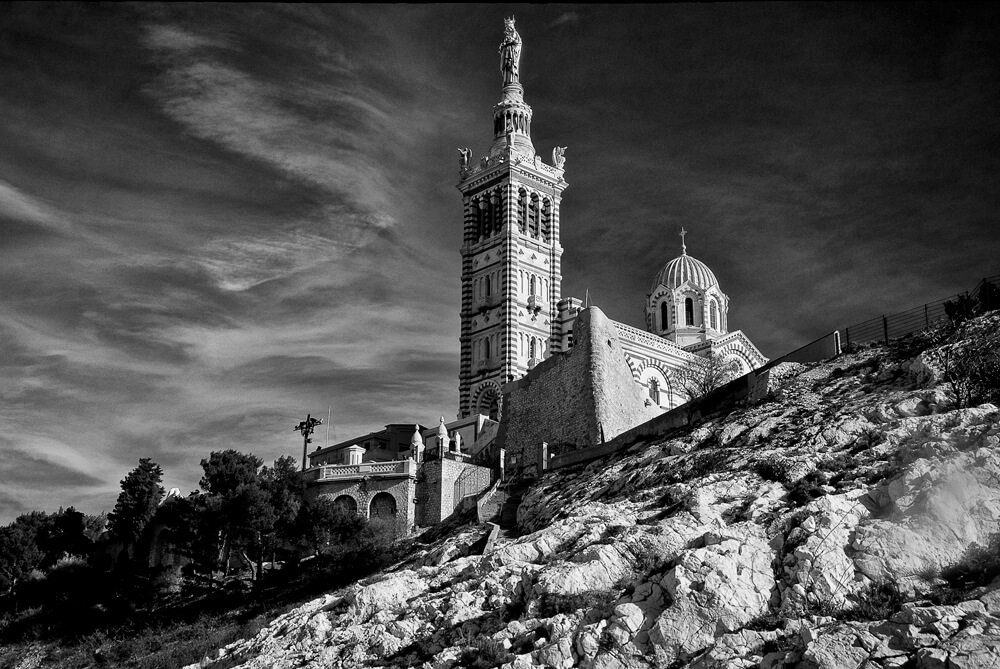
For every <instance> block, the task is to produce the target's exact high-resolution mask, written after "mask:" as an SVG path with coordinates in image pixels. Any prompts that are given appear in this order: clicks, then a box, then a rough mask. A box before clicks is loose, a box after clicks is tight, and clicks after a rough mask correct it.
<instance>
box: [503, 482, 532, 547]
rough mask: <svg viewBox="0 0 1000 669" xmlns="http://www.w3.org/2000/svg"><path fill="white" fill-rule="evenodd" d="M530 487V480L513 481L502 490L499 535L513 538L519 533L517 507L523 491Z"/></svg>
mask: <svg viewBox="0 0 1000 669" xmlns="http://www.w3.org/2000/svg"><path fill="white" fill-rule="evenodd" d="M530 487H531V481H525V480H523V479H520V480H517V481H513V482H511V484H510V485H509V486H508V487H507V489H506V490H505V491H504V493H505V494H504V500H503V505H502V506H501V507H500V520H499V523H498V524H499V525H500V536H502V537H504V538H507V539H515V538H517V537H518V536H519V535H520V532H519V531H518V528H517V507H519V506H520V505H521V499H522V498H523V497H524V493H525V492H526V491H527V490H528V488H530Z"/></svg>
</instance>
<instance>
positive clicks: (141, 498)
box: [108, 458, 164, 546]
mask: <svg viewBox="0 0 1000 669" xmlns="http://www.w3.org/2000/svg"><path fill="white" fill-rule="evenodd" d="M162 480H163V470H162V469H161V468H160V466H159V465H158V464H156V463H155V462H153V461H152V460H150V459H149V458H141V459H140V460H139V466H138V467H136V468H135V469H133V470H132V471H131V472H129V474H128V476H126V477H125V478H124V479H122V491H121V492H120V493H119V494H118V501H117V503H115V508H114V510H113V511H112V512H111V513H109V514H108V529H109V530H110V532H111V536H112V537H114V538H115V539H117V540H119V541H121V542H122V543H123V544H125V545H126V546H131V545H134V544H135V543H136V541H138V540H139V537H140V536H141V535H142V531H143V530H144V529H146V525H148V524H149V521H150V520H151V519H152V518H153V514H155V513H156V508H157V506H158V505H159V504H160V500H161V499H163V493H164V491H163V486H161V485H160V482H161V481H162Z"/></svg>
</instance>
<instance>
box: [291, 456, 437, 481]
mask: <svg viewBox="0 0 1000 669" xmlns="http://www.w3.org/2000/svg"><path fill="white" fill-rule="evenodd" d="M416 475H417V465H416V463H415V462H413V461H412V460H396V461H394V462H361V463H358V464H356V465H324V466H322V467H314V468H313V469H310V470H307V471H306V472H305V476H306V482H307V483H311V482H315V481H331V480H335V479H353V478H399V477H409V478H413V477H415V476H416Z"/></svg>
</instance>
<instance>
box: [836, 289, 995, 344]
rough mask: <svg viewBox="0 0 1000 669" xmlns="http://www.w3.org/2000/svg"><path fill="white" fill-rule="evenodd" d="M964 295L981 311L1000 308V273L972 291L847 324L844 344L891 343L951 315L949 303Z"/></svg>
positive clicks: (843, 334)
mask: <svg viewBox="0 0 1000 669" xmlns="http://www.w3.org/2000/svg"><path fill="white" fill-rule="evenodd" d="M963 297H964V298H965V299H966V300H971V301H972V304H974V305H976V306H977V307H978V308H979V309H981V310H982V311H992V310H993V309H1000V275H997V276H991V277H987V278H985V279H983V280H982V281H980V282H979V284H978V285H977V286H976V287H975V288H973V289H972V290H971V291H966V292H964V293H959V294H958V295H952V296H950V297H946V298H944V299H940V300H936V301H934V302H928V303H927V304H922V305H920V306H919V307H916V308H914V309H909V310H907V311H901V312H899V313H896V314H891V315H888V316H885V315H883V316H877V317H875V318H872V319H870V320H867V321H863V322H861V323H857V324H855V325H852V326H850V327H846V328H844V329H843V330H842V331H841V332H842V340H843V344H844V346H845V347H850V346H852V345H858V344H867V343H869V342H873V341H882V342H885V343H886V344H888V343H889V340H891V339H895V338H897V337H904V336H906V335H909V334H913V333H915V332H920V331H922V330H926V329H927V328H929V327H930V326H931V325H932V324H933V323H936V322H938V321H939V320H941V319H947V318H948V314H947V312H946V309H945V305H946V304H948V303H949V302H955V303H957V302H958V301H959V300H961V299H962V298H963Z"/></svg>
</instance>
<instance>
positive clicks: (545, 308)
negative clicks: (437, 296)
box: [458, 25, 767, 418]
mask: <svg viewBox="0 0 1000 669" xmlns="http://www.w3.org/2000/svg"><path fill="white" fill-rule="evenodd" d="M508 28H509V29H510V30H511V31H513V26H512V25H510V26H508ZM509 36H510V35H508V37H509ZM513 36H514V37H513V38H514V40H515V41H516V44H517V49H518V51H517V56H518V59H519V58H520V48H521V41H520V36H519V35H517V33H516V31H514V32H513ZM508 42H509V40H508ZM510 43H513V42H510ZM519 72H520V70H519V65H518V68H517V71H510V70H509V69H506V70H504V75H505V76H504V85H503V87H502V89H501V90H502V92H501V101H500V103H498V104H497V105H496V106H495V107H494V110H493V118H494V122H493V132H494V135H493V143H492V144H491V146H490V148H489V151H488V153H487V155H486V156H484V157H483V158H481V159H480V160H479V162H478V163H476V162H475V161H473V160H472V152H471V151H470V150H468V149H464V150H461V154H462V157H461V160H460V176H461V181H460V182H459V184H458V189H459V190H460V191H461V192H462V201H463V207H464V238H463V239H464V243H463V245H462V310H461V326H462V327H461V337H460V340H461V350H462V353H461V368H460V371H459V412H458V415H459V418H464V417H467V416H470V415H474V414H477V413H480V414H486V415H489V416H491V417H492V418H496V417H497V414H498V409H499V398H500V395H501V388H502V387H503V386H504V384H505V383H508V382H510V381H512V380H515V379H518V378H521V377H522V376H524V374H525V373H527V371H528V370H529V369H532V368H533V367H534V366H535V365H537V364H538V363H539V362H541V361H542V360H544V359H545V358H547V357H549V356H550V355H552V354H556V353H561V352H565V351H568V350H569V349H570V348H571V347H572V346H573V323H574V320H575V319H576V315H577V313H579V311H580V309H581V308H582V307H583V306H584V305H583V303H582V302H581V301H580V300H579V299H576V298H566V299H563V297H562V294H561V293H562V291H561V286H560V282H561V279H562V273H561V264H560V262H561V261H560V259H561V256H562V247H561V246H560V244H559V203H560V199H561V196H562V192H563V190H564V189H565V188H566V186H567V183H566V181H565V179H564V178H563V175H564V170H565V158H564V153H565V148H564V147H556V148H555V149H554V150H553V153H552V162H553V165H552V166H550V165H546V164H545V163H544V162H542V160H541V158H540V156H538V155H537V154H536V153H535V149H534V146H533V145H532V142H531V136H530V128H531V117H532V111H531V108H530V107H529V106H528V105H527V104H525V103H524V98H523V88H522V87H521V84H520V83H519V80H518V77H519ZM683 234H685V233H684V231H683V230H682V237H683ZM645 322H646V331H645V332H644V331H642V330H639V329H637V328H633V327H631V326H628V325H625V324H623V323H615V326H616V328H617V330H618V334H619V338H620V340H621V344H622V348H623V349H624V351H625V355H626V358H627V359H628V362H629V365H630V366H631V368H632V373H633V377H634V379H635V382H636V383H637V384H638V385H640V386H641V387H642V389H643V391H644V392H645V394H646V395H647V396H648V397H649V401H650V402H651V403H652V404H653V405H655V406H656V407H659V408H660V409H664V410H666V409H671V408H673V407H675V406H678V405H679V404H682V403H683V402H684V401H685V399H686V398H685V397H684V395H683V393H682V392H680V389H679V387H678V386H679V384H678V383H677V379H676V378H675V376H676V373H677V371H678V370H679V369H681V368H684V367H687V366H689V365H691V364H697V361H698V360H702V359H704V358H706V357H708V356H721V357H722V358H723V359H724V360H729V361H732V362H734V363H735V367H738V369H739V370H740V372H741V373H746V372H749V371H750V370H751V369H755V368H757V367H760V366H761V365H763V364H764V363H765V362H767V358H765V357H764V356H763V355H762V354H761V352H760V351H759V350H757V348H756V347H755V346H754V345H753V343H752V342H751V341H750V339H749V338H748V337H747V336H746V335H744V334H743V333H742V332H741V331H739V330H737V331H734V332H730V330H729V297H728V296H727V295H726V294H725V293H723V292H722V289H721V288H720V287H719V282H718V279H717V278H716V276H715V273H714V272H712V270H711V269H709V267H708V266H707V265H705V264H704V263H703V262H701V261H699V260H697V259H695V258H692V257H691V256H689V255H687V247H686V246H685V245H683V243H682V252H681V255H680V256H678V257H677V258H674V259H673V260H671V261H670V262H668V263H667V264H666V265H665V266H664V267H663V269H661V270H660V272H659V273H658V274H657V275H656V278H655V279H654V281H653V284H652V287H651V289H650V292H649V295H647V298H646V308H645ZM692 361H695V362H692Z"/></svg>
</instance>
